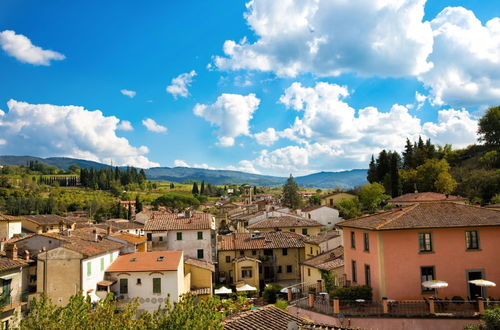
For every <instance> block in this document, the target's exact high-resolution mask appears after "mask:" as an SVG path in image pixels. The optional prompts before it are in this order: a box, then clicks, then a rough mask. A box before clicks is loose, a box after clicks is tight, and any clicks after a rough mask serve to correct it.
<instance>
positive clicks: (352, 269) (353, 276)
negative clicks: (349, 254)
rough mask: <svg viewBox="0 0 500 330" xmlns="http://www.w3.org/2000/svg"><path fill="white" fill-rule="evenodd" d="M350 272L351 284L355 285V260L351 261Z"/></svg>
mask: <svg viewBox="0 0 500 330" xmlns="http://www.w3.org/2000/svg"><path fill="white" fill-rule="evenodd" d="M351 272H352V282H353V283H357V282H358V273H357V269H356V260H352V261H351Z"/></svg>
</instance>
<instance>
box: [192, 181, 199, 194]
mask: <svg viewBox="0 0 500 330" xmlns="http://www.w3.org/2000/svg"><path fill="white" fill-rule="evenodd" d="M191 193H192V194H193V195H198V194H199V193H200V191H199V190H198V183H197V182H194V183H193V189H191Z"/></svg>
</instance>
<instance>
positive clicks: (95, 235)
mask: <svg viewBox="0 0 500 330" xmlns="http://www.w3.org/2000/svg"><path fill="white" fill-rule="evenodd" d="M92 234H94V242H97V241H99V239H98V237H97V230H95V229H94V230H92Z"/></svg>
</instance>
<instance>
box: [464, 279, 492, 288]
mask: <svg viewBox="0 0 500 330" xmlns="http://www.w3.org/2000/svg"><path fill="white" fill-rule="evenodd" d="M469 283H472V284H474V285H477V286H485V287H492V286H497V285H496V284H495V283H494V282H491V281H487V280H483V279H479V280H472V281H469Z"/></svg>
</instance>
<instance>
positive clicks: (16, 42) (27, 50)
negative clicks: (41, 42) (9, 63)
mask: <svg viewBox="0 0 500 330" xmlns="http://www.w3.org/2000/svg"><path fill="white" fill-rule="evenodd" d="M0 45H1V46H2V49H3V50H4V51H5V52H6V53H7V54H9V55H10V56H12V57H15V58H16V59H17V60H18V61H20V62H24V63H29V64H34V65H50V61H55V60H64V59H65V56H64V55H63V54H61V53H58V52H55V51H53V50H46V49H42V48H41V47H37V46H35V45H33V44H32V43H31V40H30V39H28V38H27V37H26V36H24V35H22V34H16V32H15V31H12V30H5V31H2V32H0Z"/></svg>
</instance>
